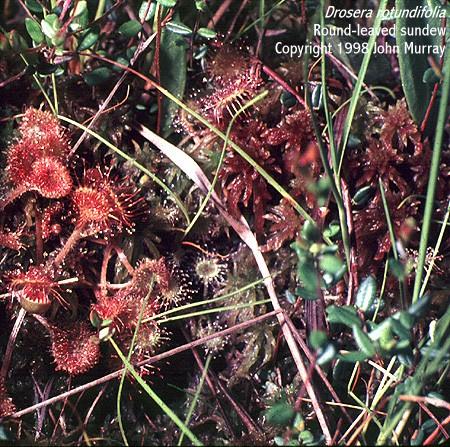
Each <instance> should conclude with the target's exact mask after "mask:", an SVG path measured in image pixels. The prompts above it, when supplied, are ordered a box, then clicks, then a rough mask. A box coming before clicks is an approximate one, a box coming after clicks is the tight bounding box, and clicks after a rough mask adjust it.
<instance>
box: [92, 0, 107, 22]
mask: <svg viewBox="0 0 450 447" xmlns="http://www.w3.org/2000/svg"><path fill="white" fill-rule="evenodd" d="M105 5H106V0H98V6H97V11H95V17H94V20H98V19H99V18H100V17H101V16H102V15H103V12H104V11H105Z"/></svg>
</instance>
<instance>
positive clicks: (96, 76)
mask: <svg viewBox="0 0 450 447" xmlns="http://www.w3.org/2000/svg"><path fill="white" fill-rule="evenodd" d="M111 74H112V72H111V70H110V69H109V68H107V67H100V68H96V69H95V70H93V71H91V72H90V73H86V74H85V75H84V80H85V81H86V84H87V85H91V86H93V85H99V84H102V83H103V82H106V81H107V80H108V79H109V78H110V77H111Z"/></svg>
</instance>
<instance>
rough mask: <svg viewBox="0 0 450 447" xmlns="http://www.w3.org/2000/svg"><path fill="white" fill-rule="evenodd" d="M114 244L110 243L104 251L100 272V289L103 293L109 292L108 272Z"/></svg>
mask: <svg viewBox="0 0 450 447" xmlns="http://www.w3.org/2000/svg"><path fill="white" fill-rule="evenodd" d="M111 251H112V245H108V246H107V247H106V248H105V251H104V253H103V262H102V270H101V273H100V290H101V291H102V294H104V295H106V293H107V284H106V274H107V272H108V263H109V259H110V258H111Z"/></svg>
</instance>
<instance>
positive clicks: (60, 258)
mask: <svg viewBox="0 0 450 447" xmlns="http://www.w3.org/2000/svg"><path fill="white" fill-rule="evenodd" d="M82 230H83V228H80V227H76V228H75V229H74V230H73V233H72V234H71V235H70V236H69V239H67V241H66V243H65V244H64V245H63V248H61V250H60V252H59V253H58V254H57V255H56V258H55V260H54V261H53V262H52V266H53V268H54V269H55V270H57V269H58V268H59V267H60V266H61V264H62V263H63V262H64V260H65V259H66V256H67V255H68V254H69V252H70V250H72V248H73V247H74V246H75V245H76V244H77V242H78V241H79V240H80V239H81V233H82Z"/></svg>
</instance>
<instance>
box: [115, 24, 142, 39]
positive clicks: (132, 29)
mask: <svg viewBox="0 0 450 447" xmlns="http://www.w3.org/2000/svg"><path fill="white" fill-rule="evenodd" d="M141 28H142V25H141V24H140V23H139V22H138V21H137V20H128V22H125V23H123V24H122V25H121V26H120V28H119V33H120V34H123V35H124V36H125V37H133V36H135V35H136V34H137V33H138V32H139V31H140V30H141Z"/></svg>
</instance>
